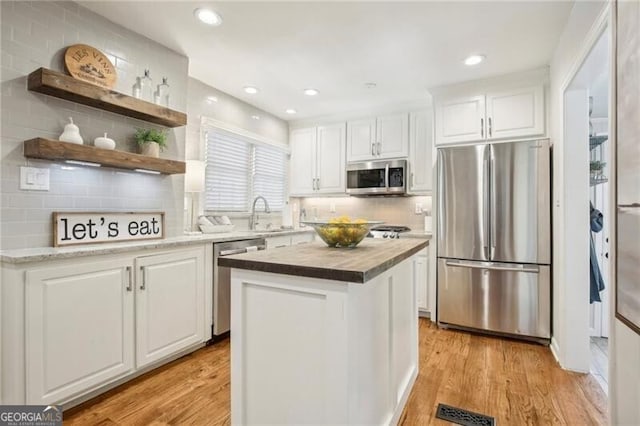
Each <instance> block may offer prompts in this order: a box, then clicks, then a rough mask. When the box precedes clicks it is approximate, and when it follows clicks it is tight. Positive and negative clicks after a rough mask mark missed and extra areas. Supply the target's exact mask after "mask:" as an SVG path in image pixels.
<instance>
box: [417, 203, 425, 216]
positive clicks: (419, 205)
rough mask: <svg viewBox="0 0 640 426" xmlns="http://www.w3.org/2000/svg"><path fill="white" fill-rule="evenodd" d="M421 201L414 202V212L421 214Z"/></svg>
mask: <svg viewBox="0 0 640 426" xmlns="http://www.w3.org/2000/svg"><path fill="white" fill-rule="evenodd" d="M422 208H423V207H422V203H416V214H422Z"/></svg>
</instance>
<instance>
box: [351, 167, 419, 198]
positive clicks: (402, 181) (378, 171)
mask: <svg viewBox="0 0 640 426" xmlns="http://www.w3.org/2000/svg"><path fill="white" fill-rule="evenodd" d="M406 177H407V160H389V161H368V162H364V163H353V164H347V193H348V194H352V195H402V194H404V193H405V192H406V191H407V184H406V180H407V179H406Z"/></svg>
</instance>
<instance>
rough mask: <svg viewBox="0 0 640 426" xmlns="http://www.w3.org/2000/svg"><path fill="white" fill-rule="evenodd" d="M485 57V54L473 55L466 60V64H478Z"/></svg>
mask: <svg viewBox="0 0 640 426" xmlns="http://www.w3.org/2000/svg"><path fill="white" fill-rule="evenodd" d="M484 58H485V56H484V55H471V56H469V57H468V58H467V59H465V60H464V64H465V65H469V66H473V65H478V64H479V63H480V62H482V61H484Z"/></svg>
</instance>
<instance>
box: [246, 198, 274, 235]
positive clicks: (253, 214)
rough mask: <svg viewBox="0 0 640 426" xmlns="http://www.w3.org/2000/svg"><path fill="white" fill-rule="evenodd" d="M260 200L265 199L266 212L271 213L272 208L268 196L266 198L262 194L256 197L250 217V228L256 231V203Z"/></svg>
mask: <svg viewBox="0 0 640 426" xmlns="http://www.w3.org/2000/svg"><path fill="white" fill-rule="evenodd" d="M258 200H262V201H264V212H265V213H271V209H270V208H269V203H268V202H267V199H266V198H264V197H263V196H262V195H258V196H257V197H256V198H254V199H253V205H252V206H251V217H250V218H249V229H250V230H251V231H255V230H256V226H257V225H258V220H257V219H258V218H257V215H256V203H257V202H258Z"/></svg>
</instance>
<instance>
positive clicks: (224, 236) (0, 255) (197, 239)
mask: <svg viewBox="0 0 640 426" xmlns="http://www.w3.org/2000/svg"><path fill="white" fill-rule="evenodd" d="M313 232H314V231H313V229H311V228H300V229H291V230H283V231H278V232H261V231H234V232H229V233H221V234H199V235H181V236H178V237H172V238H165V239H162V240H146V241H132V242H121V243H107V244H91V245H81V246H73V247H36V248H27V249H16V250H0V262H4V263H27V262H41V261H47V260H56V259H68V258H72V257H78V256H95V255H104V254H114V253H125V252H128V251H135V250H149V249H158V248H170V247H179V246H186V245H191V244H202V243H222V242H226V241H240V240H250V239H253V238H268V237H276V236H280V235H293V234H301V233H313Z"/></svg>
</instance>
